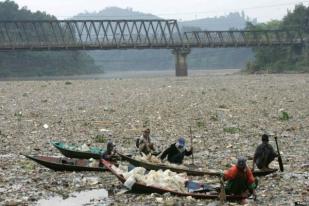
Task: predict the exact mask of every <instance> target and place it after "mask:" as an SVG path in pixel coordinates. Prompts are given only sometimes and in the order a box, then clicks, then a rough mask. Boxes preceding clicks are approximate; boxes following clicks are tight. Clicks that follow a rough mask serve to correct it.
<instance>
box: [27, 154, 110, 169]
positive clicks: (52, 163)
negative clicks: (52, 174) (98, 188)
mask: <svg viewBox="0 0 309 206" xmlns="http://www.w3.org/2000/svg"><path fill="white" fill-rule="evenodd" d="M24 156H25V157H27V158H28V159H31V160H33V161H35V162H37V163H39V164H41V165H43V166H45V167H48V168H49V169H52V170H55V171H100V172H103V171H106V168H105V167H104V166H103V165H101V166H100V165H99V164H100V161H97V160H94V161H96V162H92V161H90V160H87V159H75V158H73V159H71V158H66V157H50V156H39V155H24Z"/></svg>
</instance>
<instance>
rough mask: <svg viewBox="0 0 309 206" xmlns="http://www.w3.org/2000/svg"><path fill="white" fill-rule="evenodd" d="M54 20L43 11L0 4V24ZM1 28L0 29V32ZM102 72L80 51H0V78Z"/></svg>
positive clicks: (11, 3) (13, 4)
mask: <svg viewBox="0 0 309 206" xmlns="http://www.w3.org/2000/svg"><path fill="white" fill-rule="evenodd" d="M6 20H56V17H54V16H51V15H48V14H46V13H45V12H39V11H37V12H34V13H33V12H31V11H29V10H28V9H27V8H26V7H23V8H19V6H18V5H17V4H16V3H15V2H13V1H9V0H6V1H4V2H0V21H6ZM1 29H2V28H1V27H0V30H1ZM0 41H1V36H0ZM99 72H102V70H100V69H99V68H98V67H97V66H96V65H95V64H94V61H93V59H92V58H91V57H90V56H89V55H87V54H86V53H85V52H80V51H40V52H39V51H36V52H34V51H9V52H0V78H5V77H28V76H60V75H76V74H90V73H99Z"/></svg>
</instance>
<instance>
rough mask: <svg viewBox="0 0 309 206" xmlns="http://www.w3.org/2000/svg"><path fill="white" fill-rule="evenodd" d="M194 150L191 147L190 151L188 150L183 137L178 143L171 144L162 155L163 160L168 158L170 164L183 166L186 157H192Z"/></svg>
mask: <svg viewBox="0 0 309 206" xmlns="http://www.w3.org/2000/svg"><path fill="white" fill-rule="evenodd" d="M192 153H193V148H192V146H191V148H190V150H189V151H188V150H187V149H186V141H185V139H184V138H183V137H180V138H179V139H178V141H177V142H176V143H174V144H171V145H170V146H169V147H168V148H167V149H166V150H165V151H164V152H163V153H162V155H161V157H160V158H161V160H164V159H165V158H166V157H167V160H168V161H169V162H170V163H175V164H182V162H183V159H184V157H185V156H189V155H192Z"/></svg>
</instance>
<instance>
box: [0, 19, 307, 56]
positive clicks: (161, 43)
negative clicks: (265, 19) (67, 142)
mask: <svg viewBox="0 0 309 206" xmlns="http://www.w3.org/2000/svg"><path fill="white" fill-rule="evenodd" d="M299 44H303V37H302V35H301V33H300V32H299V31H284V30H265V31H196V32H185V33H183V34H182V33H181V32H180V30H179V27H178V24H177V21H176V20H161V19H159V20H153V19H152V20H67V21H57V20H55V21H0V50H2V51H3V50H110V49H162V48H164V49H173V48H181V47H188V48H192V47H199V48H203V47H255V46H276V45H299Z"/></svg>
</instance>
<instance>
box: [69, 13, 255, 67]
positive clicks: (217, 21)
mask: <svg viewBox="0 0 309 206" xmlns="http://www.w3.org/2000/svg"><path fill="white" fill-rule="evenodd" d="M159 18H160V17H158V16H155V15H152V14H145V13H141V12H137V11H133V10H132V9H130V8H128V9H121V8H117V7H109V8H106V9H104V10H102V11H99V12H93V13H90V12H85V13H80V14H78V15H77V16H74V17H73V19H77V20H83V19H159ZM247 20H248V17H245V15H244V13H242V14H239V13H231V14H229V15H227V16H221V17H216V18H205V19H198V20H193V21H184V22H178V23H179V27H180V30H181V31H182V32H184V31H191V30H228V29H230V28H238V29H242V28H244V27H245V26H246V21H247ZM88 54H89V55H90V56H91V57H93V58H94V59H95V62H96V64H97V65H99V66H100V67H103V68H104V71H108V70H133V69H135V70H165V69H174V68H175V61H174V56H173V55H172V53H171V50H166V49H161V50H150V49H149V50H148V49H146V50H110V51H89V52H88ZM252 58H253V55H252V51H251V49H248V48H238V49H233V48H229V49H224V48H218V49H192V52H191V53H190V54H189V56H188V64H189V67H190V69H216V68H218V69H221V68H224V69H227V68H231V69H233V68H244V67H245V65H246V62H247V61H249V60H251V59H252Z"/></svg>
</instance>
